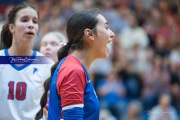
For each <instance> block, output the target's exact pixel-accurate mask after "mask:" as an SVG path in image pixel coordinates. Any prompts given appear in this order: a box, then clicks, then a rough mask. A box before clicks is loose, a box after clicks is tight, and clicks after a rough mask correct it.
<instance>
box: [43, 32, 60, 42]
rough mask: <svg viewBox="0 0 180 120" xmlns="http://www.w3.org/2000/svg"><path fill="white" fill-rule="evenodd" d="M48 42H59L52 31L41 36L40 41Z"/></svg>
mask: <svg viewBox="0 0 180 120" xmlns="http://www.w3.org/2000/svg"><path fill="white" fill-rule="evenodd" d="M48 41H49V42H50V41H57V42H59V41H60V40H59V39H58V37H57V36H56V35H54V34H52V33H49V34H46V35H45V36H44V37H43V38H42V42H48Z"/></svg>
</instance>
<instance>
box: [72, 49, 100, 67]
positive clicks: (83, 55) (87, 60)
mask: <svg viewBox="0 0 180 120" xmlns="http://www.w3.org/2000/svg"><path fill="white" fill-rule="evenodd" d="M71 55H72V56H74V57H76V58H77V59H78V60H79V61H80V62H81V63H82V64H83V65H84V66H85V67H86V68H87V69H89V68H90V66H91V64H92V62H93V61H94V60H95V59H96V58H95V56H94V55H93V54H92V53H91V50H75V51H73V52H72V53H71Z"/></svg>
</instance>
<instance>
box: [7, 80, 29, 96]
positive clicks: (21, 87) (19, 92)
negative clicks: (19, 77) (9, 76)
mask: <svg viewBox="0 0 180 120" xmlns="http://www.w3.org/2000/svg"><path fill="white" fill-rule="evenodd" d="M15 85H16V87H15ZM8 86H9V94H8V99H10V100H14V97H16V99H17V100H24V99H25V98H26V90H27V84H26V83H25V82H18V83H17V84H15V83H14V81H10V82H9V84H8ZM14 91H15V92H14ZM14 94H15V95H14Z"/></svg>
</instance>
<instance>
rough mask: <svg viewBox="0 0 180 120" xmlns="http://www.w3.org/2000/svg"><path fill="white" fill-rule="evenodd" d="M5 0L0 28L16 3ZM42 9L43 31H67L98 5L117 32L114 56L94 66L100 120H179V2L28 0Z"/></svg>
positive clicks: (37, 42) (0, 4) (16, 0)
mask: <svg viewBox="0 0 180 120" xmlns="http://www.w3.org/2000/svg"><path fill="white" fill-rule="evenodd" d="M22 1H24V0H8V1H6V0H4V1H3V0H2V1H1V2H0V30H1V28H2V25H3V24H4V23H5V22H6V18H7V13H8V11H9V10H10V9H11V8H12V6H14V5H16V4H18V3H20V2H22ZM26 2H28V3H31V4H33V5H34V6H36V7H37V8H39V15H40V31H39V33H38V36H37V37H36V40H35V41H34V49H36V50H39V45H40V41H41V39H42V37H43V36H44V35H45V34H46V33H48V32H51V31H59V32H61V33H63V34H66V22H67V19H68V18H69V17H70V16H71V15H72V13H73V12H75V11H77V10H83V9H89V8H98V9H99V10H100V12H101V14H102V15H104V16H105V18H106V19H107V21H108V22H109V25H110V28H111V29H112V31H113V32H114V33H115V34H116V36H115V39H114V41H113V43H112V44H110V45H109V48H110V49H111V55H110V56H109V58H108V59H106V60H101V59H99V60H97V61H95V62H94V63H93V65H92V66H91V71H90V72H91V77H92V81H93V83H94V86H95V90H96V92H97V94H98V97H99V101H100V105H101V109H102V110H101V120H179V119H180V92H179V91H180V1H179V0H26ZM0 46H1V45H0ZM0 49H1V47H0Z"/></svg>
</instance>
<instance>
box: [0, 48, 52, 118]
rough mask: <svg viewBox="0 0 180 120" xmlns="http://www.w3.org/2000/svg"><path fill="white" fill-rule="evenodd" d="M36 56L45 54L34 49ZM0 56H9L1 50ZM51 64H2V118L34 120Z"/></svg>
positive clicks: (0, 116)
mask: <svg viewBox="0 0 180 120" xmlns="http://www.w3.org/2000/svg"><path fill="white" fill-rule="evenodd" d="M33 55H35V56H43V55H42V54H41V53H39V52H36V51H34V54H33ZM0 56H8V52H7V50H1V51H0ZM53 63H54V62H53V61H51V64H24V66H20V67H18V66H16V65H15V64H0V120H34V118H35V115H36V113H37V112H38V111H39V110H40V99H41V96H42V94H43V92H44V87H43V83H44V81H45V80H46V79H47V78H48V77H49V76H50V69H51V66H52V64H53Z"/></svg>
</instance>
